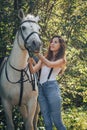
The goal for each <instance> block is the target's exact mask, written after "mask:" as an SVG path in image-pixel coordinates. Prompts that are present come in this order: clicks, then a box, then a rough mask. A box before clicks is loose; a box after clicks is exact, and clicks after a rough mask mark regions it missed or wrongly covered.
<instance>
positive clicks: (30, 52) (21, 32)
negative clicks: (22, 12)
mask: <svg viewBox="0 0 87 130" xmlns="http://www.w3.org/2000/svg"><path fill="white" fill-rule="evenodd" d="M26 22H28V23H36V22H35V21H33V20H25V21H23V22H22V23H21V24H20V26H19V30H18V37H19V33H20V34H21V37H22V39H23V41H24V47H25V49H26V50H27V51H28V53H29V55H30V56H32V49H31V47H29V48H27V47H26V44H27V40H29V38H30V37H31V36H32V35H33V34H37V35H38V37H40V36H39V33H38V32H35V31H33V32H31V33H30V34H29V35H28V36H27V37H26V38H25V37H24V35H23V31H22V28H21V25H22V24H23V23H26ZM36 24H37V23H36ZM18 37H17V40H18V45H19V47H20V48H21V46H20V43H19V38H18ZM21 49H22V50H25V49H23V48H21Z"/></svg>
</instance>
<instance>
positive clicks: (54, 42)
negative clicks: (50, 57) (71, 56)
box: [50, 37, 60, 52]
mask: <svg viewBox="0 0 87 130" xmlns="http://www.w3.org/2000/svg"><path fill="white" fill-rule="evenodd" d="M59 48H60V43H59V39H58V37H54V38H53V39H52V41H51V43H50V50H51V51H53V52H58V50H59Z"/></svg>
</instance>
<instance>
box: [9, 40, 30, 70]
mask: <svg viewBox="0 0 87 130" xmlns="http://www.w3.org/2000/svg"><path fill="white" fill-rule="evenodd" d="M28 57H29V55H28V52H27V50H22V49H21V48H20V47H19V45H18V43H17V40H15V41H14V46H13V49H12V51H11V55H10V58H9V62H10V64H11V65H12V66H14V67H15V68H18V69H23V68H25V67H26V66H27V64H28V63H27V59H28Z"/></svg>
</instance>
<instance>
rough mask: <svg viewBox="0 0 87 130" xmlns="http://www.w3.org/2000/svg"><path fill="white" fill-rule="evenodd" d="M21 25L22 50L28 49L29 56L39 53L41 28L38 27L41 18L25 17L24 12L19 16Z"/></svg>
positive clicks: (20, 42)
mask: <svg viewBox="0 0 87 130" xmlns="http://www.w3.org/2000/svg"><path fill="white" fill-rule="evenodd" d="M18 16H19V18H20V20H21V24H20V27H19V31H18V34H19V35H20V36H19V37H20V39H19V40H18V41H19V45H20V47H21V48H22V49H27V50H28V52H29V54H30V53H33V52H39V50H40V46H41V39H40V37H39V31H40V26H39V25H38V21H39V16H36V17H35V16H34V15H30V14H28V15H27V16H25V15H24V12H23V10H20V11H19V14H18Z"/></svg>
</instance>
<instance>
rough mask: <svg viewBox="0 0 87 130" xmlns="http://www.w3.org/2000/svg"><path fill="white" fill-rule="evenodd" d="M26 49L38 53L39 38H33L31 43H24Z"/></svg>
mask: <svg viewBox="0 0 87 130" xmlns="http://www.w3.org/2000/svg"><path fill="white" fill-rule="evenodd" d="M25 47H26V49H27V50H28V53H29V54H30V53H38V52H39V51H40V47H41V40H39V41H36V40H33V41H32V42H31V44H28V43H27V44H26V46H25Z"/></svg>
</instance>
